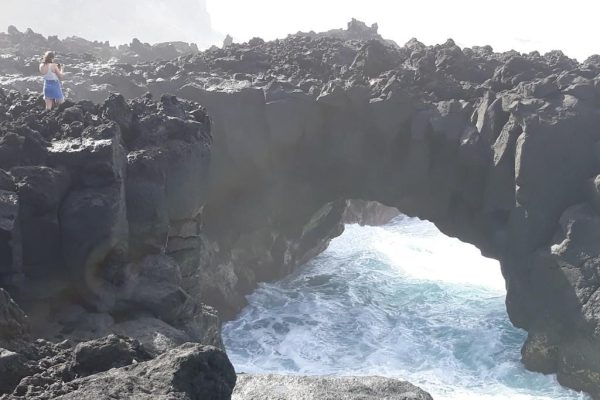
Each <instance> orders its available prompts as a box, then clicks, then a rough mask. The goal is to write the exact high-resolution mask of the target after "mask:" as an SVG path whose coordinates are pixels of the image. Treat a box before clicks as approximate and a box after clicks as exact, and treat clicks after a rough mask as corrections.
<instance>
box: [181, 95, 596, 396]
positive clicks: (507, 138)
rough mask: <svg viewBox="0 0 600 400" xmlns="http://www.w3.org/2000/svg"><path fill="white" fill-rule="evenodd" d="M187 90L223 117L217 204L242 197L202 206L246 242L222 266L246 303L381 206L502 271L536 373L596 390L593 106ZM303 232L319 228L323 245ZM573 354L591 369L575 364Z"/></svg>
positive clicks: (518, 99)
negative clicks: (345, 219) (353, 213)
mask: <svg viewBox="0 0 600 400" xmlns="http://www.w3.org/2000/svg"><path fill="white" fill-rule="evenodd" d="M180 95H181V96H183V97H186V98H188V99H191V100H194V101H198V102H200V103H201V104H204V105H205V106H206V107H207V109H208V112H209V113H210V114H211V115H212V117H213V121H214V127H213V132H214V137H215V147H214V152H213V156H214V163H213V170H212V174H213V179H212V182H213V184H212V187H211V189H210V190H209V193H211V195H212V196H215V197H214V199H231V198H235V196H232V193H234V192H236V193H243V195H241V196H238V197H237V199H238V200H237V202H236V203H235V204H234V203H229V204H223V203H222V202H221V201H220V200H219V201H215V202H211V199H209V201H208V203H207V205H206V206H205V212H206V216H207V225H206V228H207V232H208V237H211V230H212V229H214V231H215V232H218V231H219V228H218V227H217V225H219V226H223V227H231V226H237V227H238V228H241V231H245V233H244V234H243V235H241V236H237V237H236V238H235V239H232V238H230V239H231V242H230V243H231V248H235V249H236V251H239V252H240V254H243V255H245V256H242V257H241V259H243V260H245V261H247V260H254V261H253V262H250V263H247V262H245V263H244V267H243V268H242V267H239V268H238V267H236V262H235V260H233V259H231V258H229V259H227V261H226V262H224V264H227V265H228V268H230V272H232V273H233V274H238V278H240V277H241V279H240V280H241V281H243V284H242V285H240V286H239V287H238V289H241V290H242V292H246V291H248V290H250V289H251V288H253V287H254V285H255V283H256V281H260V280H268V279H274V278H277V277H280V276H283V275H285V274H286V273H288V272H289V271H291V269H293V268H294V267H295V266H296V265H298V264H299V263H301V262H302V261H305V260H306V259H307V258H308V257H311V256H313V255H315V254H317V253H318V252H319V251H322V250H323V249H324V247H325V246H326V245H327V242H328V240H329V239H330V238H331V237H332V236H334V235H337V234H339V232H341V224H340V222H341V218H342V214H343V211H342V210H343V207H344V206H343V203H344V200H345V199H350V198H358V199H364V200H370V201H378V202H380V203H382V204H385V205H387V206H391V207H396V208H397V209H398V210H400V211H401V212H402V213H405V214H408V215H411V216H418V217H420V218H422V219H427V220H430V221H432V222H433V223H435V224H436V226H438V228H439V229H440V230H441V231H442V232H444V233H445V234H447V235H449V236H453V237H457V238H459V239H461V240H463V241H466V242H469V243H472V244H474V245H475V246H477V247H478V248H479V249H480V250H481V251H482V253H484V255H486V256H488V257H492V258H496V259H497V260H499V261H500V263H501V266H502V272H503V275H504V277H505V279H506V283H507V290H508V295H507V309H508V312H509V316H510V318H511V321H512V322H513V323H514V324H515V325H516V326H518V327H521V328H524V329H526V330H527V331H528V332H529V339H528V341H527V343H526V344H525V346H524V348H523V359H524V361H525V363H526V365H527V366H528V367H529V368H531V369H534V370H538V371H542V372H558V373H559V380H560V381H561V382H562V383H564V384H567V385H570V386H575V387H578V388H585V389H586V390H588V391H593V390H596V389H595V388H596V386H595V385H596V383H595V379H594V378H593V376H594V374H595V372H593V371H596V370H597V366H595V361H594V359H595V358H594V357H596V356H597V355H598V354H599V351H600V346H599V342H598V341H597V340H596V339H593V337H595V336H594V335H593V334H592V336H590V335H588V334H586V333H583V332H592V331H593V330H594V329H598V328H596V327H597V326H598V320H597V318H596V317H595V316H594V315H596V314H595V313H594V312H593V311H592V310H594V309H595V307H596V306H594V305H592V304H596V303H595V301H596V300H595V297H594V296H597V293H598V292H597V290H596V289H597V287H595V286H594V285H595V284H594V283H592V282H591V281H585V279H584V276H583V275H584V274H585V273H586V272H585V270H587V271H588V272H587V273H591V274H594V273H595V272H593V271H594V268H595V267H594V265H595V264H594V263H595V262H594V261H593V260H594V258H595V257H597V256H598V254H599V253H600V252H599V249H598V246H597V244H596V243H598V242H597V241H594V240H593V239H591V237H594V238H597V237H598V234H599V233H600V230H599V228H600V217H599V215H598V209H597V208H595V207H596V206H595V205H594V204H596V203H595V200H594V199H595V198H596V196H597V194H596V193H597V190H596V189H595V186H594V185H591V184H589V183H588V180H589V179H590V178H593V177H594V176H595V173H596V172H597V171H598V165H599V162H600V158H599V157H598V154H597V150H595V148H596V147H595V146H596V143H597V142H598V140H599V139H600V134H599V132H598V131H597V129H595V126H597V123H598V122H600V116H599V115H598V113H597V111H596V110H595V108H594V106H593V105H592V104H590V103H588V102H586V101H584V100H581V99H578V98H576V97H574V96H572V95H570V94H557V95H555V96H552V97H550V98H545V99H544V100H537V101H531V100H529V99H528V98H527V96H526V95H525V94H524V93H522V92H518V91H517V92H513V93H510V94H505V95H502V96H499V95H498V96H497V95H496V94H495V93H494V92H492V91H488V92H486V93H485V94H484V95H483V97H481V98H479V97H473V98H463V99H458V100H441V101H437V102H430V101H422V100H419V99H418V97H417V96H416V95H413V94H411V93H407V92H406V91H403V90H400V89H398V90H394V89H391V90H390V92H389V93H387V95H386V96H383V95H382V97H380V98H376V99H373V98H372V97H370V96H372V93H369V92H368V91H365V90H363V89H361V88H360V87H348V88H342V87H336V86H332V87H330V90H328V91H327V90H325V91H324V93H323V94H321V96H319V97H318V98H316V99H315V98H313V97H311V96H309V95H303V94H299V93H289V92H286V91H284V90H278V89H277V88H267V89H266V90H265V91H264V95H263V90H257V89H250V88H248V89H242V90H238V91H219V90H215V91H210V90H204V89H200V88H197V87H194V86H187V87H184V88H182V90H181V91H180ZM242 99H244V100H242ZM245 115H252V119H251V120H248V119H245V118H243V117H240V116H245ZM253 149H257V151H256V152H254V150H253ZM240 155H243V157H240ZM241 160H242V161H241ZM224 176H226V177H227V178H226V179H225V178H223V177H224ZM237 177H243V178H241V179H237ZM253 177H258V179H254V178H253ZM222 182H228V183H229V185H228V186H221V183H222ZM586 188H587V189H586ZM248 199H250V200H248ZM269 205H271V206H272V205H277V207H278V209H274V208H269ZM265 207H266V209H267V210H268V211H264V210H265ZM257 209H263V216H264V217H268V218H267V219H265V220H262V219H261V217H260V216H259V215H255V217H256V219H254V220H252V218H250V220H248V221H246V222H248V224H245V223H243V224H242V226H240V221H239V219H238V217H239V216H240V215H244V213H245V212H248V213H250V214H252V213H256V211H255V210H257ZM232 210H236V211H235V212H233V213H232ZM226 214H227V215H226ZM259 214H260V213H259ZM233 215H235V216H237V217H233V218H232V219H235V220H236V221H233V220H232V219H228V216H233ZM315 218H316V219H317V221H315ZM307 227H312V228H313V229H315V228H318V229H319V230H320V231H319V233H317V234H315V235H313V238H312V242H311V239H310V238H308V239H306V238H305V237H304V236H305V235H306V233H307V232H306V228H307ZM258 232H262V233H261V234H258ZM267 232H268V234H267ZM261 235H263V237H264V236H268V237H269V238H268V239H267V240H266V241H261V240H262V239H260V236H261ZM587 235H589V237H588V238H587V239H583V237H584V236H587ZM216 237H219V236H218V235H217V236H215V238H216ZM273 238H276V239H273ZM315 238H316V239H315ZM215 241H217V242H221V243H223V242H222V241H221V239H215ZM305 241H308V242H309V243H308V244H306V243H305ZM250 242H251V243H254V244H253V245H252V246H249V245H248V243H250ZM257 243H262V245H264V247H261V248H262V249H263V250H264V249H265V248H267V249H270V250H269V251H267V252H266V256H265V257H261V256H260V255H258V254H257V253H256V252H255V251H253V250H251V249H252V248H253V246H254V250H256V244H257ZM303 243H304V244H305V247H304V248H303V247H302V245H301V244H303ZM299 244H300V245H299ZM586 263H587V265H588V267H584V268H582V269H581V270H577V269H574V266H581V265H583V264H586ZM248 268H249V269H250V271H251V272H248ZM586 285H589V286H587V287H586ZM217 286H218V284H217ZM213 301H214V299H213ZM588 301H590V302H588ZM232 306H233V307H234V309H235V305H232ZM575 357H580V358H581V357H583V359H584V361H583V363H582V364H579V365H580V366H581V365H583V366H584V369H583V370H579V371H577V372H575V371H574V369H572V365H573V363H574V358H575Z"/></svg>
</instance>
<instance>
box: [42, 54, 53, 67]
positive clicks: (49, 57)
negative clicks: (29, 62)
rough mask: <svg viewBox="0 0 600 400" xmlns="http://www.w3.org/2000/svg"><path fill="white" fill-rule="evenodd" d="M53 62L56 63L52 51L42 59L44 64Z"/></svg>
mask: <svg viewBox="0 0 600 400" xmlns="http://www.w3.org/2000/svg"><path fill="white" fill-rule="evenodd" d="M52 61H54V53H53V52H51V51H47V52H46V53H44V58H42V62H43V63H44V64H50V63H52Z"/></svg>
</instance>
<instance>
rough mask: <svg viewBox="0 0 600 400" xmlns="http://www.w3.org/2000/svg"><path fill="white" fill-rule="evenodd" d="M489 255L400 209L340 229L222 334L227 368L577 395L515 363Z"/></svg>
mask: <svg viewBox="0 0 600 400" xmlns="http://www.w3.org/2000/svg"><path fill="white" fill-rule="evenodd" d="M505 294H506V291H505V287H504V280H503V278H502V275H501V273H500V266H499V264H498V262H497V261H495V260H491V259H487V258H484V257H483V256H481V254H480V252H479V251H478V250H477V249H476V248H475V247H473V246H471V245H469V244H466V243H462V242H460V241H459V240H457V239H453V238H449V237H447V236H445V235H443V234H442V233H441V232H439V230H437V228H436V227H435V226H434V225H433V224H431V223H429V222H426V221H421V220H419V219H416V218H408V217H405V216H401V217H398V218H396V219H395V220H394V221H392V223H390V224H388V225H386V226H383V227H359V226H357V225H349V226H347V227H346V230H345V232H344V233H343V234H342V236H340V237H338V238H336V239H335V240H333V241H332V243H331V245H330V247H329V248H328V249H327V250H326V251H325V252H324V253H322V254H321V255H320V256H318V257H317V258H315V259H314V260H312V261H311V262H309V263H308V264H306V265H305V266H303V267H301V268H299V269H298V270H297V271H296V273H294V274H292V275H290V276H288V277H287V278H285V279H283V280H281V281H279V282H276V283H269V284H262V285H260V287H259V288H258V289H257V290H256V291H255V292H254V293H253V294H252V295H250V296H249V297H248V300H249V305H248V306H247V307H246V308H245V309H244V310H243V312H242V313H241V314H240V315H239V317H238V318H237V319H236V320H234V321H231V322H229V323H227V324H225V326H224V328H223V337H224V342H225V346H226V348H227V351H228V354H229V357H230V358H231V361H232V362H233V364H234V366H235V368H236V371H238V372H247V373H278V374H306V375H330V374H333V375H381V376H388V377H395V378H400V379H403V380H408V381H410V382H412V383H413V384H416V385H418V386H420V387H422V388H423V389H425V390H427V391H428V392H430V393H431V394H432V395H433V397H434V398H435V399H561V400H562V399H587V397H586V396H583V395H581V394H578V393H576V392H574V391H571V390H568V389H565V388H563V387H561V386H560V385H559V384H558V382H557V381H556V378H555V377H554V376H544V375H542V374H537V373H533V372H529V371H527V370H526V369H525V368H524V367H523V365H522V364H521V363H520V361H519V359H520V347H521V345H522V343H523V341H524V340H525V338H526V333H525V332H524V331H522V330H519V329H517V328H514V327H513V326H512V325H511V324H510V322H509V319H508V316H507V314H506V309H505V306H504V300H505Z"/></svg>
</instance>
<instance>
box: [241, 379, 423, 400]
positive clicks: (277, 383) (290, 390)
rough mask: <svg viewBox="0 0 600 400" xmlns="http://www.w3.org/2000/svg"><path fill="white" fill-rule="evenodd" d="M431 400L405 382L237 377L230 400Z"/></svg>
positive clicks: (391, 380) (389, 380)
mask: <svg viewBox="0 0 600 400" xmlns="http://www.w3.org/2000/svg"><path fill="white" fill-rule="evenodd" d="M381 399H386V400H432V397H431V395H429V393H427V392H425V391H423V390H421V389H419V388H418V387H416V386H414V385H411V384H410V383H408V382H403V381H399V380H396V379H389V378H381V377H306V376H285V375H243V374H242V375H238V380H237V384H236V387H235V390H234V392H233V396H232V400H381Z"/></svg>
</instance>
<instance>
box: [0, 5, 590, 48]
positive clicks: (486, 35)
mask: <svg viewBox="0 0 600 400" xmlns="http://www.w3.org/2000/svg"><path fill="white" fill-rule="evenodd" d="M209 14H210V15H209ZM598 15H600V1H597V0H569V1H564V0H544V1H543V0H500V1H489V0H411V1H407V0H294V1H290V0H143V1H140V0H0V28H1V29H2V30H5V29H6V27H8V25H10V24H14V25H17V27H18V28H19V29H22V30H23V29H25V28H27V27H32V28H33V29H34V30H36V31H40V32H42V33H44V34H58V35H59V36H61V37H64V36H69V35H79V36H83V37H86V38H91V39H102V40H106V39H108V40H111V42H113V43H123V42H130V41H131V38H133V37H134V36H137V37H138V38H140V39H141V40H143V41H148V42H156V41H167V40H183V41H188V42H189V41H193V42H197V43H199V44H200V45H207V44H209V43H215V44H220V42H221V40H222V38H223V35H224V34H226V33H229V34H231V35H232V36H233V37H234V38H235V39H236V41H246V40H248V39H250V38H251V37H253V36H260V37H263V38H265V39H274V38H276V37H285V36H286V35H287V34H288V33H293V32H297V31H299V30H302V31H308V30H315V31H322V30H327V29H332V28H341V27H345V26H346V23H347V22H348V21H349V20H350V19H351V18H352V17H356V18H358V19H362V20H364V21H365V22H367V23H368V24H371V23H373V22H377V23H379V27H380V32H381V34H382V35H383V36H384V37H386V38H389V39H393V40H395V41H396V42H398V43H399V44H403V43H405V42H406V41H408V40H409V39H410V38H412V37H416V38H417V39H419V40H421V41H422V42H425V43H426V44H435V43H441V42H444V41H445V40H446V39H447V38H450V37H451V38H453V39H454V40H455V41H456V42H457V43H458V44H459V45H462V46H472V45H484V44H490V45H492V47H494V49H495V50H498V51H503V50H509V49H516V50H519V51H524V52H525V51H531V50H534V49H536V50H540V51H542V52H545V51H549V50H552V49H561V50H563V51H564V52H565V53H566V54H567V55H569V56H571V57H577V58H578V59H580V60H583V59H585V58H586V57H587V56H589V55H590V54H594V53H600V40H599V39H600V35H599V30H598V28H596V26H597V23H596V20H597V19H598Z"/></svg>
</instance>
